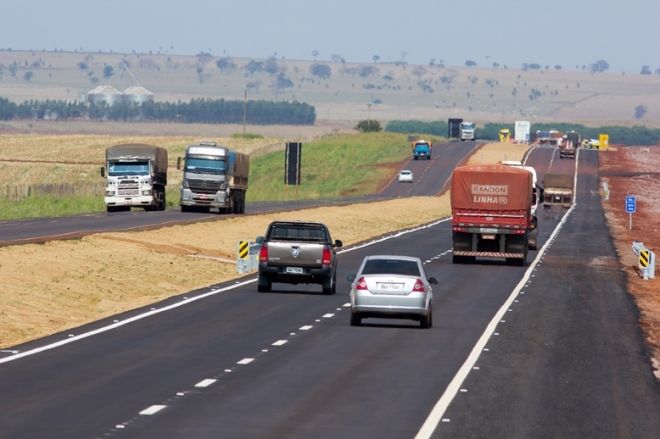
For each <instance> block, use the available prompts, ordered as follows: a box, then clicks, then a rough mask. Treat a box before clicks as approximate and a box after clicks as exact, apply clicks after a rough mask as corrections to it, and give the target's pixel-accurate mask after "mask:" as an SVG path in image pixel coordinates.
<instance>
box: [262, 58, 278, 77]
mask: <svg viewBox="0 0 660 439" xmlns="http://www.w3.org/2000/svg"><path fill="white" fill-rule="evenodd" d="M280 70H281V69H280V65H279V64H278V63H277V58H275V57H274V56H270V57H268V59H267V60H266V64H265V65H264V71H265V72H266V73H268V74H270V75H274V74H276V73H277V72H279V71H280Z"/></svg>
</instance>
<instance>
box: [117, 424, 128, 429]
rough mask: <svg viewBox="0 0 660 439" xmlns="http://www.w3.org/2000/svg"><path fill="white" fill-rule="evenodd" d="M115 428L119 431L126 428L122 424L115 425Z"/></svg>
mask: <svg viewBox="0 0 660 439" xmlns="http://www.w3.org/2000/svg"><path fill="white" fill-rule="evenodd" d="M115 428H118V429H119V430H121V429H122V428H126V426H125V425H124V424H117V425H115Z"/></svg>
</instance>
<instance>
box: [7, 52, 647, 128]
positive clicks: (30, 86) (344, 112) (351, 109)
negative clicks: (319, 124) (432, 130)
mask: <svg viewBox="0 0 660 439" xmlns="http://www.w3.org/2000/svg"><path fill="white" fill-rule="evenodd" d="M124 66H126V67H128V69H126V68H125V67H124ZM533 67H534V68H531V69H529V68H528V69H527V70H522V69H511V68H505V67H497V68H486V67H472V68H468V67H461V68H456V67H444V66H438V65H433V66H430V65H424V66H422V65H407V64H402V63H369V64H356V63H346V62H343V60H342V59H335V60H333V61H332V62H331V61H322V60H318V61H305V60H288V59H280V58H274V57H272V58H269V59H250V58H225V57H218V56H213V55H211V54H205V53H201V54H198V55H197V56H183V55H164V54H117V53H82V52H59V51H58V52H38V51H9V50H4V51H0V97H6V98H9V99H10V100H13V101H16V102H20V101H23V100H29V99H68V100H77V99H81V97H82V96H84V95H85V93H86V92H88V91H89V90H91V89H93V88H95V87H96V86H98V85H112V86H114V87H116V88H117V89H119V90H124V89H126V88H128V87H131V86H135V85H138V84H139V85H140V86H142V87H145V88H146V89H148V90H149V91H151V92H153V93H154V95H155V99H156V100H157V101H165V100H166V101H178V100H182V101H188V100H189V99H191V98H196V97H207V98H225V99H243V97H244V93H245V90H247V95H248V99H264V100H287V101H302V102H307V103H309V104H312V105H314V106H315V107H316V114H317V118H318V119H319V120H336V121H346V120H348V121H354V120H359V119H366V118H368V117H371V118H374V119H379V120H383V121H387V120H392V119H420V120H438V119H445V118H447V117H456V116H457V117H463V118H465V119H472V120H474V121H477V122H483V121H511V120H514V119H521V118H522V119H529V120H532V121H566V122H579V123H585V124H603V123H606V124H622V125H634V124H645V125H648V126H660V75H640V74H637V73H635V74H625V75H624V74H616V73H596V74H592V73H589V72H582V71H566V70H561V69H559V66H552V67H550V66H548V67H541V66H533Z"/></svg>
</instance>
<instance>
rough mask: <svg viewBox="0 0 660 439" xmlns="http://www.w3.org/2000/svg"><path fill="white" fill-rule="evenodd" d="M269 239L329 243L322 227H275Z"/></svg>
mask: <svg viewBox="0 0 660 439" xmlns="http://www.w3.org/2000/svg"><path fill="white" fill-rule="evenodd" d="M268 238H269V239H280V240H291V241H322V242H327V241H328V237H327V236H326V233H325V230H324V229H323V228H320V227H292V226H273V227H272V228H271V230H270V234H269V235H268Z"/></svg>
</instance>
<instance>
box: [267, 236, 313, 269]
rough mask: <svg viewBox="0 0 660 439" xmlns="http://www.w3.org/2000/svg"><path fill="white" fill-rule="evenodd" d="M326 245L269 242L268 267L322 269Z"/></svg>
mask: <svg viewBox="0 0 660 439" xmlns="http://www.w3.org/2000/svg"><path fill="white" fill-rule="evenodd" d="M323 247H324V244H321V243H314V242H287V241H270V242H268V265H272V266H277V265H279V266H295V267H321V265H322V264H321V258H322V257H323Z"/></svg>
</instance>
